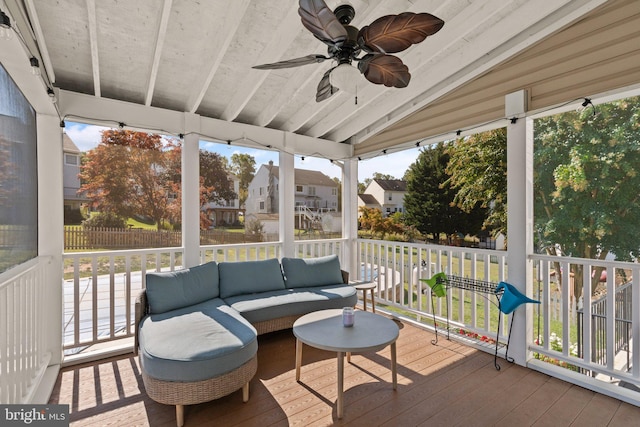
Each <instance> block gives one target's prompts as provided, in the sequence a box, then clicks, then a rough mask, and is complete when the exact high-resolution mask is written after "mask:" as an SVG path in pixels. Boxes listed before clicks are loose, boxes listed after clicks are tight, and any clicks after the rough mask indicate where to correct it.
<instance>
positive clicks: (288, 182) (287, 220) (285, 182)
mask: <svg viewBox="0 0 640 427" xmlns="http://www.w3.org/2000/svg"><path fill="white" fill-rule="evenodd" d="M285 145H286V141H285ZM293 160H294V157H293V155H292V154H289V153H285V152H282V151H280V159H279V164H280V174H279V178H278V189H279V190H278V199H279V203H278V212H279V215H280V241H281V242H282V256H284V257H294V256H295V242H294V241H295V233H294V220H295V197H294V190H295V167H294V162H293Z"/></svg>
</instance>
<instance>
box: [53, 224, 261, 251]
mask: <svg viewBox="0 0 640 427" xmlns="http://www.w3.org/2000/svg"><path fill="white" fill-rule="evenodd" d="M261 240H262V239H261V237H260V236H255V235H249V234H244V233H231V232H228V231H223V230H201V231H200V242H201V244H203V245H216V244H239V243H256V242H260V241H261ZM176 246H182V233H181V232H180V231H166V230H160V231H155V230H140V229H118V228H102V227H96V228H85V227H77V228H69V227H65V230H64V249H65V251H67V250H95V249H144V248H162V247H176Z"/></svg>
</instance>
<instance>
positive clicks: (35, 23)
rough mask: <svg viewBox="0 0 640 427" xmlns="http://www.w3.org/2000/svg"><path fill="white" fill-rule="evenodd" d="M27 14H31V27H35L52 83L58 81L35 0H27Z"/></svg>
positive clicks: (42, 56) (43, 61)
mask: <svg viewBox="0 0 640 427" xmlns="http://www.w3.org/2000/svg"><path fill="white" fill-rule="evenodd" d="M26 6H27V14H28V15H29V21H30V22H31V27H32V28H33V32H34V33H35V36H36V40H37V45H38V50H39V51H40V56H41V59H42V63H43V65H44V68H45V70H46V73H47V76H48V77H49V80H50V81H51V85H52V86H53V84H54V83H55V82H56V73H55V72H54V71H53V64H52V63H51V57H50V56H49V50H48V49H47V44H46V43H45V38H44V34H43V33H42V25H41V24H40V19H39V18H38V13H37V12H36V8H35V6H34V4H33V0H27V2H26Z"/></svg>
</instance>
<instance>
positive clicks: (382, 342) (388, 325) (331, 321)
mask: <svg viewBox="0 0 640 427" xmlns="http://www.w3.org/2000/svg"><path fill="white" fill-rule="evenodd" d="M398 334H399V329H398V325H396V324H395V322H393V321H392V320H390V319H387V318H386V317H383V316H380V315H378V314H373V313H370V312H367V311H360V310H356V311H355V323H354V325H353V326H352V327H350V328H345V327H344V326H342V310H341V309H333V310H322V311H316V312H314V313H309V314H306V315H304V316H302V317H300V318H299V319H298V320H296V321H295V323H294V324H293V335H295V337H296V381H300V365H302V344H307V345H309V346H311V347H315V348H319V349H321V350H328V351H335V352H336V353H337V359H338V402H337V412H338V418H342V415H343V414H344V403H343V388H344V355H345V353H348V354H350V353H364V352H370V351H379V350H382V349H383V348H385V347H387V346H388V345H391V377H392V381H393V389H394V390H395V389H396V388H397V384H398V375H397V370H396V340H397V339H398Z"/></svg>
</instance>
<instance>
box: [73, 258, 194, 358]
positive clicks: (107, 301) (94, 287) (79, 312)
mask: <svg viewBox="0 0 640 427" xmlns="http://www.w3.org/2000/svg"><path fill="white" fill-rule="evenodd" d="M182 251H183V250H182V248H155V249H135V250H124V251H105V252H76V253H66V254H64V255H63V262H64V272H63V274H64V279H65V280H64V314H63V335H64V336H63V348H64V350H65V354H66V355H69V354H74V353H77V352H79V351H82V350H84V349H86V348H87V347H90V346H92V345H95V344H98V343H102V342H108V341H113V340H118V339H122V338H127V337H131V336H133V335H134V330H133V323H134V311H133V307H134V303H135V298H136V296H137V295H138V293H139V291H140V290H141V289H142V288H143V286H144V280H143V278H144V276H145V274H146V273H147V271H166V270H169V271H173V270H176V269H181V268H182Z"/></svg>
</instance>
